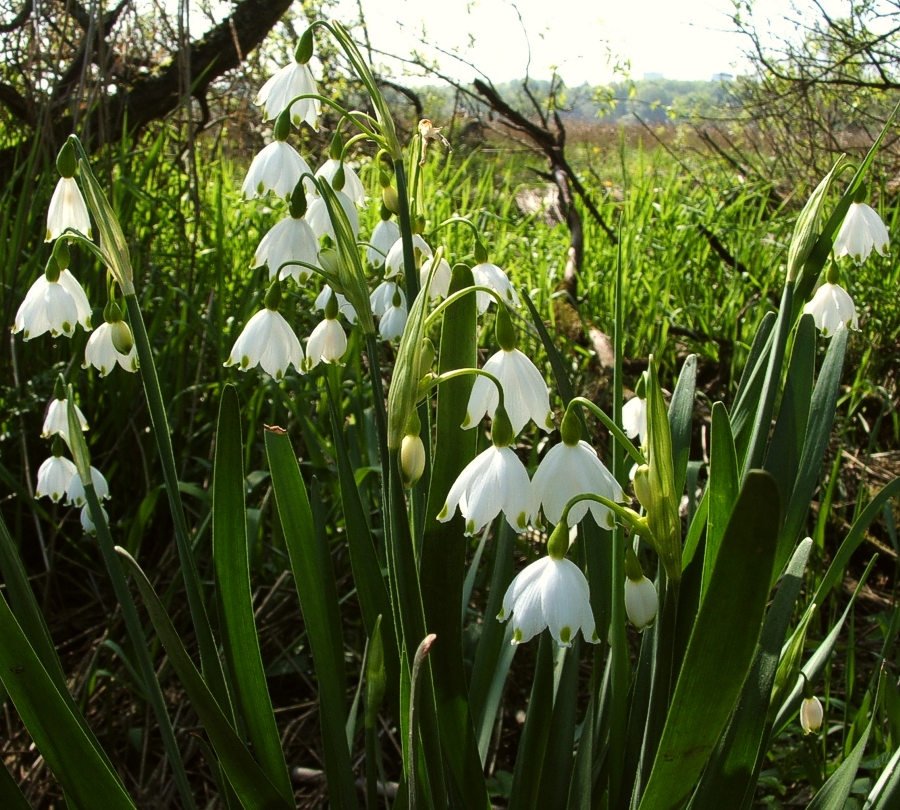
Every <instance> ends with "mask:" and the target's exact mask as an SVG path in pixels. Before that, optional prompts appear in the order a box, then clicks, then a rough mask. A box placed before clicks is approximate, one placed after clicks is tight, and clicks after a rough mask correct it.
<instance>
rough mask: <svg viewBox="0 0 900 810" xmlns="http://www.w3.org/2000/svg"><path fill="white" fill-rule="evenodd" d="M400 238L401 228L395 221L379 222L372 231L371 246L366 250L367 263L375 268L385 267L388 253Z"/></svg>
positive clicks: (385, 220)
mask: <svg viewBox="0 0 900 810" xmlns="http://www.w3.org/2000/svg"><path fill="white" fill-rule="evenodd" d="M399 238H400V226H399V225H398V224H397V223H396V222H394V220H392V219H382V220H379V221H378V224H377V225H376V226H375V229H374V230H373V231H372V236H371V238H370V239H369V246H368V247H367V248H366V261H367V262H368V263H369V264H371V265H372V266H373V267H380V266H381V265H383V264H384V260H385V258H386V257H387V254H388V251H389V250H390V249H391V248H392V247H393V245H394V242H396V241H397V240H398V239H399Z"/></svg>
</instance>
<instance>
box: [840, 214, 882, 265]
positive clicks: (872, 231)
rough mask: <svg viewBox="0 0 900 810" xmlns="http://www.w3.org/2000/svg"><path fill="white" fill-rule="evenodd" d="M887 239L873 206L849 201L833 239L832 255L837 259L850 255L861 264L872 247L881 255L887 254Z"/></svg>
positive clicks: (867, 256)
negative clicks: (842, 220)
mask: <svg viewBox="0 0 900 810" xmlns="http://www.w3.org/2000/svg"><path fill="white" fill-rule="evenodd" d="M889 240H890V237H889V236H888V231H887V228H886V227H885V226H884V223H883V222H882V221H881V217H880V216H878V212H877V211H875V209H874V208H872V207H871V206H869V205H866V204H865V203H850V210H848V211H847V216H845V217H844V222H843V224H842V225H841V229H840V230H839V231H838V235H837V237H835V240H834V255H835V257H836V258H838V259H839V258H841V256H852V257H853V259H854V260H855V261H856V263H857V264H862V263H863V262H864V261H865V260H866V259H868V258H869V254H870V253H871V252H872V248H873V247H874V248H875V250H877V251H878V252H879V253H880V254H881V255H882V256H887V255H888V253H887V249H888V242H889Z"/></svg>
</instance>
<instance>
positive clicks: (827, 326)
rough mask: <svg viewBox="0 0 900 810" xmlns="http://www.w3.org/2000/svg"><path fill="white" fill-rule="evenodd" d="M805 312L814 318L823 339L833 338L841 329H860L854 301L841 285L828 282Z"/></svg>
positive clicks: (817, 291) (807, 305)
mask: <svg viewBox="0 0 900 810" xmlns="http://www.w3.org/2000/svg"><path fill="white" fill-rule="evenodd" d="M803 312H804V313H809V314H810V315H812V316H813V320H814V321H815V324H816V327H817V328H818V329H819V331H820V332H821V333H822V337H833V336H834V334H835V332H840V331H841V329H859V319H858V318H857V317H856V306H855V305H854V303H853V299H852V298H851V297H850V295H849V294H848V293H847V291H846V290H845V289H844V288H843V287H841V286H840V285H839V284H831V283H829V282H827V281H826V282H825V283H824V284H823V285H822V286H821V287H819V289H818V290H816V294H815V295H814V296H813V297H812V300H811V301H809V302H808V303H807V304H806V306H805V307H803Z"/></svg>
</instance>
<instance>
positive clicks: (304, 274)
mask: <svg viewBox="0 0 900 810" xmlns="http://www.w3.org/2000/svg"><path fill="white" fill-rule="evenodd" d="M290 261H295V262H297V261H299V262H305V263H306V264H311V265H313V266H314V267H319V266H320V265H319V240H318V238H317V237H316V234H315V233H314V232H313V229H312V228H311V227H310V226H309V223H308V222H307V221H306V220H305V219H302V218H301V219H294V218H293V217H290V216H289V217H285V218H284V219H282V220H281V221H280V222H276V223H275V225H273V226H272V228H271V229H270V230H269V232H268V233H267V234H266V235H265V236H264V237H263V238H262V240H261V241H260V243H259V247H257V248H256V254H255V255H254V257H253V267H254V268H256V267H262V266H263V265H264V264H268V266H269V278H274V276H275V273H276V271H277V270H278V268H279V267H280V268H281V273H280V275H279V278H282V279H284V278H287V277H288V276H291V277H293V278H294V280H295V281H297V282H298V283H300V282H304V281H306V280H307V279H308V278H309V277H310V276H311V275H312V270H310V269H309V268H307V267H302V266H300V265H297V264H291V265H287V266H286V267H282V265H284V263H285V262H290Z"/></svg>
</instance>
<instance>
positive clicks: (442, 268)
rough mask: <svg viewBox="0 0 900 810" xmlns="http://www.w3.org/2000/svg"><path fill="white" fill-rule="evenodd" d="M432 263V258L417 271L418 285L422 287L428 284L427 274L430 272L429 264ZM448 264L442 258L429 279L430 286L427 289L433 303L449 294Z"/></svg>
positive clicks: (449, 274) (449, 272) (449, 271)
mask: <svg viewBox="0 0 900 810" xmlns="http://www.w3.org/2000/svg"><path fill="white" fill-rule="evenodd" d="M433 261H434V257H433V256H432V257H431V258H429V259H426V260H425V261H424V262H423V263H422V269H421V270H420V271H419V284H420V285H421V286H422V287H424V286H425V285H426V284H427V283H428V274H429V273H430V272H431V264H432V262H433ZM450 276H451V270H450V264H449V263H448V262H447V260H446V259H444V258H442V259H441V260H440V261H439V262H438V265H437V268H436V269H435V271H434V275H433V276H432V277H431V286H430V287H429V288H428V294H429V295H430V296H431V299H432V300H433V301H436V300H437V299H439V298H446V297H447V293H448V292H450Z"/></svg>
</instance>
